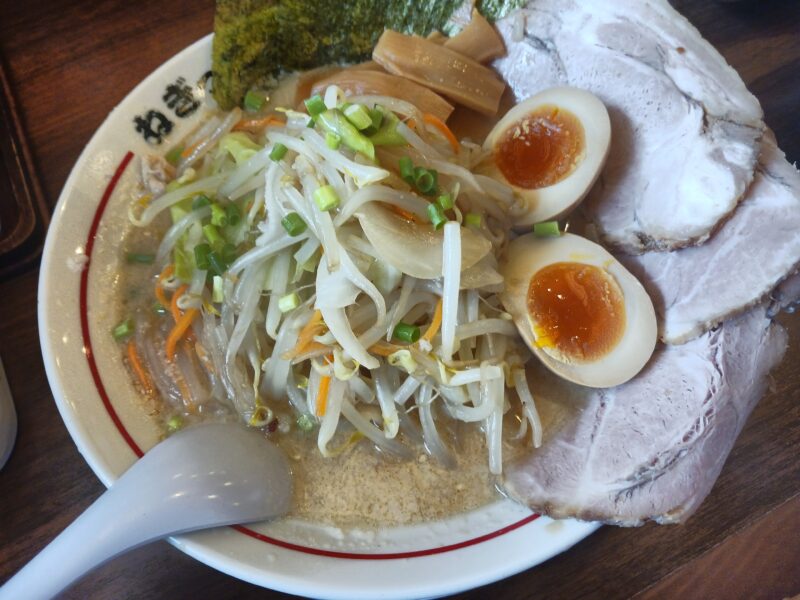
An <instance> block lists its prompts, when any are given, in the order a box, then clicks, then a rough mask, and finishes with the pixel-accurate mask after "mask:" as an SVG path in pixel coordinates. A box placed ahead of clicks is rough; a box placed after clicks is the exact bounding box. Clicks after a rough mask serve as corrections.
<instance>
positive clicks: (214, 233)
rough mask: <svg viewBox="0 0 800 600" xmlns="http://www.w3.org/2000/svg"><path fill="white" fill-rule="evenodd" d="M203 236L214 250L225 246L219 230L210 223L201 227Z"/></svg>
mask: <svg viewBox="0 0 800 600" xmlns="http://www.w3.org/2000/svg"><path fill="white" fill-rule="evenodd" d="M203 235H204V236H205V238H206V239H207V240H208V243H209V244H211V245H212V246H213V247H214V248H222V246H223V245H224V244H225V239H224V238H223V237H222V235H220V233H219V229H217V228H216V227H215V226H214V225H211V224H210V223H209V224H208V225H203Z"/></svg>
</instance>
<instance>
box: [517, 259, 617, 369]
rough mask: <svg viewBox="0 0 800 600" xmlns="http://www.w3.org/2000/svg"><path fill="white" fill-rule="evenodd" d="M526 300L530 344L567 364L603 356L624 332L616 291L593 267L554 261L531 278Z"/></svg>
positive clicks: (608, 278)
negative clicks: (533, 342)
mask: <svg viewBox="0 0 800 600" xmlns="http://www.w3.org/2000/svg"><path fill="white" fill-rule="evenodd" d="M527 301H528V302H527V304H528V315H529V318H530V319H531V321H532V324H533V330H534V334H535V336H536V344H537V345H538V346H539V347H541V348H553V349H555V350H557V351H558V353H559V354H560V355H562V356H563V357H564V358H565V359H566V360H569V361H575V362H591V361H594V360H597V359H598V358H601V357H603V356H605V355H606V354H608V353H609V352H610V351H611V350H613V348H614V347H615V346H616V345H617V344H618V343H619V341H620V339H622V334H623V332H624V331H625V299H624V297H623V295H622V290H621V289H620V287H619V284H618V283H617V282H616V280H615V279H614V278H613V277H612V276H611V275H610V274H609V273H608V272H606V271H605V269H601V268H599V267H595V266H593V265H587V264H583V263H575V262H560V263H554V264H552V265H548V266H546V267H544V268H543V269H540V270H539V271H537V272H536V273H535V274H534V275H533V277H531V281H530V284H529V286H528V297H527Z"/></svg>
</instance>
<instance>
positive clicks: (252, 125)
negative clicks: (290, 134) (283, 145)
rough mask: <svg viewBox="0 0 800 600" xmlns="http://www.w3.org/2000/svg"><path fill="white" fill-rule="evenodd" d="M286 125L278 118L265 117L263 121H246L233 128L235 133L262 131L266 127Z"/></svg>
mask: <svg viewBox="0 0 800 600" xmlns="http://www.w3.org/2000/svg"><path fill="white" fill-rule="evenodd" d="M281 125H285V123H284V122H283V121H281V120H280V119H279V118H278V117H273V116H272V115H270V116H269V117H265V118H263V119H244V120H241V121H239V122H238V123H237V124H236V125H234V127H233V131H253V130H255V131H261V130H262V129H264V128H266V127H279V126H281Z"/></svg>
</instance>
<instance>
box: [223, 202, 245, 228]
mask: <svg viewBox="0 0 800 600" xmlns="http://www.w3.org/2000/svg"><path fill="white" fill-rule="evenodd" d="M225 216H226V217H227V218H228V225H231V226H233V227H236V226H237V225H238V224H239V222H240V221H241V220H242V211H241V209H240V208H239V205H238V204H236V203H235V202H231V203H230V204H228V205H227V206H226V207H225Z"/></svg>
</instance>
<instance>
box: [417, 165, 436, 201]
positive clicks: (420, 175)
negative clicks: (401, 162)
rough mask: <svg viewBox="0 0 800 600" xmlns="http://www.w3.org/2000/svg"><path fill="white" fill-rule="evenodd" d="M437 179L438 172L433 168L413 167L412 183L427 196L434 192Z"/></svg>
mask: <svg viewBox="0 0 800 600" xmlns="http://www.w3.org/2000/svg"><path fill="white" fill-rule="evenodd" d="M438 179H439V174H438V173H437V172H436V171H435V170H434V169H426V168H425V167H416V168H415V169H414V185H416V186H417V189H418V190H419V191H420V192H422V193H423V194H425V195H428V196H429V195H431V194H435V193H436V190H437V183H438Z"/></svg>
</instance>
